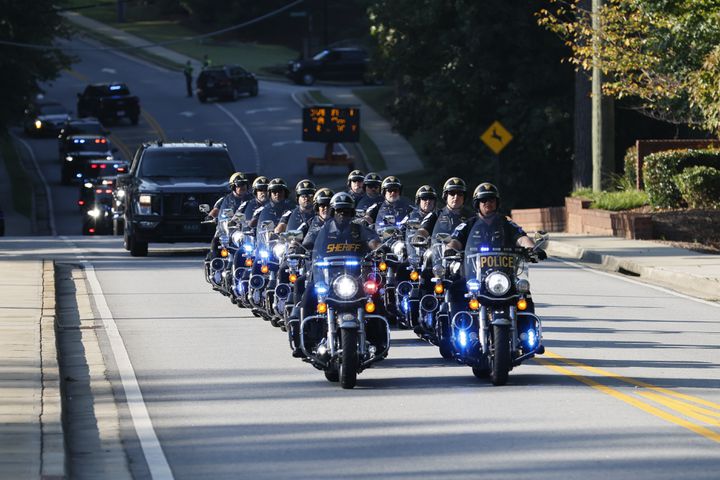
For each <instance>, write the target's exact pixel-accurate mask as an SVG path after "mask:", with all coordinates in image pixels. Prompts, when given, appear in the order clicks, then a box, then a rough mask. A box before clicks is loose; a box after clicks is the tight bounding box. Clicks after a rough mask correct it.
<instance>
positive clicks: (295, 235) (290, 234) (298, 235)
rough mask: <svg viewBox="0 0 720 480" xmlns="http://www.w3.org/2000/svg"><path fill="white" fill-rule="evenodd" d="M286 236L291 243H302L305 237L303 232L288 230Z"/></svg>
mask: <svg viewBox="0 0 720 480" xmlns="http://www.w3.org/2000/svg"><path fill="white" fill-rule="evenodd" d="M285 235H286V236H287V239H288V240H290V241H300V240H302V237H303V233H302V230H288V231H287V232H285Z"/></svg>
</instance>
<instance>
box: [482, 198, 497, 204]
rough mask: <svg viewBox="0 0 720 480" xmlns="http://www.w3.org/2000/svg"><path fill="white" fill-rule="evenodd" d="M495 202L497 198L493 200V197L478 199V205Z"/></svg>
mask: <svg viewBox="0 0 720 480" xmlns="http://www.w3.org/2000/svg"><path fill="white" fill-rule="evenodd" d="M496 200H497V198H495V197H491V198H481V199H480V203H488V202H494V201H496Z"/></svg>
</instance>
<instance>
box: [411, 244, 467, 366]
mask: <svg viewBox="0 0 720 480" xmlns="http://www.w3.org/2000/svg"><path fill="white" fill-rule="evenodd" d="M450 240H451V238H450V234H448V233H439V234H437V235H435V237H434V238H433V239H432V242H430V239H429V238H428V239H425V242H427V243H426V244H425V245H427V244H428V243H430V247H429V248H428V249H427V250H425V254H424V259H425V263H424V271H423V273H424V274H425V275H426V276H430V285H428V287H432V290H431V292H430V293H427V294H425V295H423V296H422V298H421V299H420V303H419V312H418V316H419V319H418V325H417V327H416V328H415V332H416V333H417V334H418V335H419V336H420V338H421V339H423V340H425V341H427V342H429V343H431V344H433V345H437V346H438V347H439V349H440V355H441V356H442V357H443V358H445V359H452V358H453V356H454V351H453V343H452V330H451V325H450V314H449V309H448V306H449V304H450V290H451V288H452V285H453V284H454V282H455V280H453V278H455V276H456V274H457V272H458V271H459V270H460V264H459V263H458V262H459V261H460V260H462V257H460V256H444V251H445V244H446V243H447V242H449V241H450ZM415 241H416V242H420V239H417V238H416V239H415ZM428 270H429V271H428Z"/></svg>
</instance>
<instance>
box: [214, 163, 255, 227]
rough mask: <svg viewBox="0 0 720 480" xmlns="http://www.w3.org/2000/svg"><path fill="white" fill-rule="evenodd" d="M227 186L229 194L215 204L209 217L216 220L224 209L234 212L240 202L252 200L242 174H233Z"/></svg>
mask: <svg viewBox="0 0 720 480" xmlns="http://www.w3.org/2000/svg"><path fill="white" fill-rule="evenodd" d="M228 184H229V186H230V193H228V194H227V195H225V196H224V197H222V198H220V199H218V201H217V202H215V205H214V206H213V209H212V210H210V213H208V215H209V216H211V217H213V218H217V217H218V215H219V214H220V212H221V211H222V210H225V209H226V208H232V209H233V211H235V210H237V208H238V207H239V206H240V204H242V202H244V201H246V200H250V199H251V198H252V195H250V193H248V181H247V177H246V176H245V174H244V173H242V172H235V173H233V174H232V175H231V176H230V180H229V181H228Z"/></svg>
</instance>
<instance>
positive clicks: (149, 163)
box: [113, 141, 235, 257]
mask: <svg viewBox="0 0 720 480" xmlns="http://www.w3.org/2000/svg"><path fill="white" fill-rule="evenodd" d="M234 171H235V169H234V167H233V163H232V161H231V160H230V154H229V153H228V150H227V146H226V145H225V144H224V143H213V142H211V141H207V142H205V143H193V142H178V143H162V142H154V143H146V144H144V145H142V146H141V147H140V148H139V149H138V151H137V153H136V154H135V158H134V159H133V162H132V165H131V166H130V173H128V174H127V175H118V177H117V183H116V190H115V197H116V200H117V202H116V204H115V205H116V210H115V212H114V213H115V217H116V225H114V226H113V229H114V230H115V231H121V230H124V240H125V248H126V249H127V250H129V251H130V254H131V255H132V256H134V257H138V256H146V255H147V252H148V243H150V242H159V243H175V242H208V243H209V242H210V240H211V239H212V237H213V235H214V233H215V225H213V224H202V223H201V222H202V220H203V218H204V214H203V213H202V212H200V210H199V208H198V207H199V206H200V204H202V203H208V204H210V205H212V204H214V203H215V202H216V201H217V200H218V198H220V197H222V196H223V195H225V194H227V193H228V189H227V179H228V178H230V175H232V173H233V172H234Z"/></svg>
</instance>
